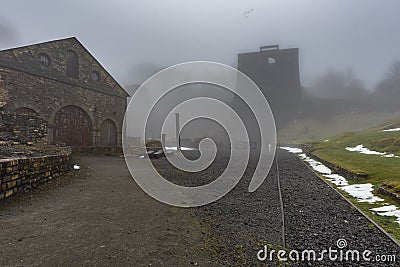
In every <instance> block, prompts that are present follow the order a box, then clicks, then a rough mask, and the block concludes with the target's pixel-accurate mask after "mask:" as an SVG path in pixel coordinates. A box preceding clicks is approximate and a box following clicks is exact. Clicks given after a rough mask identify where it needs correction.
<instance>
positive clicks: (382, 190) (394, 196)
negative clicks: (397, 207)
mask: <svg viewBox="0 0 400 267" xmlns="http://www.w3.org/2000/svg"><path fill="white" fill-rule="evenodd" d="M378 192H379V193H381V194H383V195H386V196H389V197H391V198H392V199H394V200H396V201H397V202H399V203H400V194H396V193H393V192H390V191H389V190H387V189H386V188H384V187H382V186H380V187H378Z"/></svg>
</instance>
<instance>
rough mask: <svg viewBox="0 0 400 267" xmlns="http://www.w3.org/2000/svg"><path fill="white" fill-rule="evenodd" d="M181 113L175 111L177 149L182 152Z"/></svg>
mask: <svg viewBox="0 0 400 267" xmlns="http://www.w3.org/2000/svg"><path fill="white" fill-rule="evenodd" d="M179 116H180V115H179V113H175V134H176V151H177V152H180V151H181V144H180V143H181V142H180V137H179V130H180V127H179Z"/></svg>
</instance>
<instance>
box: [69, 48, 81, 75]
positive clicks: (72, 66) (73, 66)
mask: <svg viewBox="0 0 400 267" xmlns="http://www.w3.org/2000/svg"><path fill="white" fill-rule="evenodd" d="M66 67H67V76H68V77H71V78H74V79H79V58H78V55H77V54H76V53H75V52H74V51H72V50H69V51H68V53H67V66H66Z"/></svg>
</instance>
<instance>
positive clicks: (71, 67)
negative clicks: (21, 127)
mask: <svg viewBox="0 0 400 267" xmlns="http://www.w3.org/2000/svg"><path fill="white" fill-rule="evenodd" d="M127 97H128V94H127V93H126V91H125V90H124V89H123V88H122V87H121V85H119V84H118V82H117V81H116V80H115V79H114V78H113V77H112V76H111V75H110V74H109V73H108V72H107V71H106V70H105V69H104V67H103V66H101V64H100V63H99V62H98V61H97V60H96V58H95V57H94V56H93V55H91V54H90V52H89V51H88V50H87V49H86V48H85V47H84V46H83V45H82V44H81V43H80V42H79V41H78V40H77V39H76V38H74V37H72V38H66V39H61V40H55V41H49V42H44V43H39V44H33V45H28V46H23V47H17V48H12V49H7V50H2V51H0V109H2V110H3V111H2V112H3V113H4V112H12V113H17V114H18V113H24V114H32V115H35V116H36V117H40V118H42V119H44V120H45V121H47V137H46V138H47V141H49V142H50V143H51V142H56V143H57V142H60V143H65V144H67V145H71V146H121V136H122V135H121V133H122V122H123V118H124V114H125V110H126V100H127Z"/></svg>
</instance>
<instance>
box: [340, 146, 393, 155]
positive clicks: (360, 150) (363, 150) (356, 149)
mask: <svg viewBox="0 0 400 267" xmlns="http://www.w3.org/2000/svg"><path fill="white" fill-rule="evenodd" d="M346 150H348V151H351V152H358V153H361V154H368V155H385V154H386V153H384V152H378V151H373V150H369V149H368V148H366V147H364V146H363V145H358V146H355V147H346Z"/></svg>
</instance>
